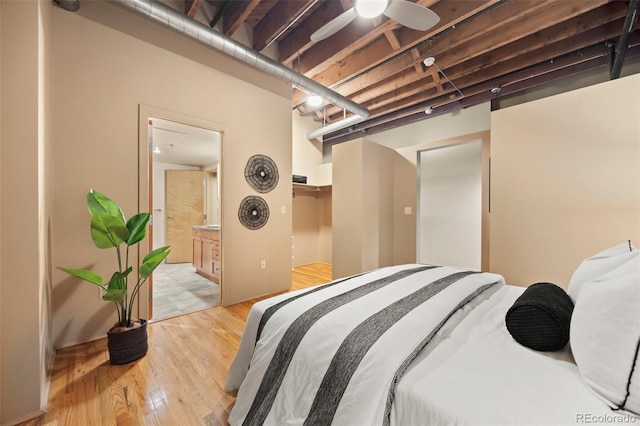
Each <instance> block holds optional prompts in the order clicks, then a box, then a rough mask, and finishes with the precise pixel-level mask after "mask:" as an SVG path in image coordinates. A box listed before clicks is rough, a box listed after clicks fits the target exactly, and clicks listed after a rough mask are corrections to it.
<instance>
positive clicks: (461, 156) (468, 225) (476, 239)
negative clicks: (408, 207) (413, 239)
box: [418, 140, 482, 270]
mask: <svg viewBox="0 0 640 426" xmlns="http://www.w3.org/2000/svg"><path fill="white" fill-rule="evenodd" d="M418 172H419V176H420V184H419V185H420V188H419V215H420V216H419V219H418V222H419V224H418V232H419V245H418V261H419V262H420V263H427V264H433V265H449V266H455V267H459V268H465V269H472V270H480V269H481V253H482V141H480V140H478V141H475V142H468V143H464V144H460V145H453V146H449V147H445V148H436V149H432V150H426V151H422V152H421V153H420V157H419V166H418Z"/></svg>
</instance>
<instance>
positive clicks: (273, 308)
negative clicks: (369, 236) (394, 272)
mask: <svg viewBox="0 0 640 426" xmlns="http://www.w3.org/2000/svg"><path fill="white" fill-rule="evenodd" d="M361 275H363V274H358V275H352V276H350V277H346V278H342V279H339V280H335V281H332V282H330V283H328V284H325V285H321V286H318V287H314V288H313V289H311V290H309V291H307V292H304V293H300V294H297V295H295V296H292V297H289V298H287V299H284V300H283V301H281V302H278V303H276V304H275V305H273V306H269V307H268V308H267V309H265V311H264V313H263V314H262V316H261V317H260V323H259V324H258V332H257V333H256V342H255V343H258V340H260V336H261V335H262V329H263V328H264V326H265V324H266V323H267V321H269V319H270V318H271V317H272V316H273V314H275V313H276V312H277V311H278V310H279V309H280V308H282V307H283V306H286V305H288V304H289V303H291V302H293V301H294V300H298V299H299V298H301V297H304V296H308V295H310V294H313V293H316V292H318V291H322V290H326V289H328V288H331V287H333V286H334V285H336V284H340V283H343V282H345V281H348V280H350V279H353V278H357V277H359V276H361Z"/></svg>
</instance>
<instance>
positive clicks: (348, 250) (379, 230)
mask: <svg viewBox="0 0 640 426" xmlns="http://www.w3.org/2000/svg"><path fill="white" fill-rule="evenodd" d="M395 156H396V153H395V152H394V151H393V150H391V149H389V148H385V147H383V146H381V145H378V144H376V143H373V142H369V141H366V140H362V139H357V140H354V141H350V142H347V143H343V144H340V145H336V146H334V147H333V207H332V214H333V244H332V247H333V277H334V278H340V277H345V276H348V275H352V274H356V273H360V272H362V271H366V270H370V269H374V268H378V267H382V266H387V265H391V264H393V263H394V260H395V259H394V208H395V207H394V193H393V190H394V183H395V179H394V162H395Z"/></svg>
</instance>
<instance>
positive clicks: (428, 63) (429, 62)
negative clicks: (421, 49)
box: [422, 56, 436, 67]
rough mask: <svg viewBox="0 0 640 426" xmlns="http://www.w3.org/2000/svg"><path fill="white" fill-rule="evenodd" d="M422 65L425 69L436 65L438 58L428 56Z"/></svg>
mask: <svg viewBox="0 0 640 426" xmlns="http://www.w3.org/2000/svg"><path fill="white" fill-rule="evenodd" d="M422 63H423V64H424V66H425V67H430V66H431V65H433V64H435V63H436V58H434V57H433V56H427V57H426V58H424V61H422Z"/></svg>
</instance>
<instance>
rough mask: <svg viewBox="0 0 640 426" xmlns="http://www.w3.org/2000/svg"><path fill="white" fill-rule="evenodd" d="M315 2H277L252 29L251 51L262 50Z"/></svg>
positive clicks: (314, 0) (312, 0)
mask: <svg viewBox="0 0 640 426" xmlns="http://www.w3.org/2000/svg"><path fill="white" fill-rule="evenodd" d="M317 1H318V0H303V1H302V0H299V1H279V2H278V3H277V4H276V5H275V6H274V7H273V8H272V9H271V10H270V11H269V12H268V13H267V14H266V15H265V16H264V18H262V19H261V20H260V22H258V24H257V25H256V26H255V27H254V28H253V49H254V50H257V51H258V52H260V51H261V50H263V49H264V48H265V47H267V46H268V45H269V44H270V43H271V42H273V41H274V39H275V38H276V37H278V36H279V35H280V34H281V33H282V32H283V31H284V30H285V29H287V28H288V27H289V26H290V25H291V24H292V22H293V21H294V20H295V19H296V18H297V17H299V16H300V15H301V14H302V13H303V12H305V11H306V10H307V9H308V8H309V7H311V6H313V5H314V4H315V3H317Z"/></svg>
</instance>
